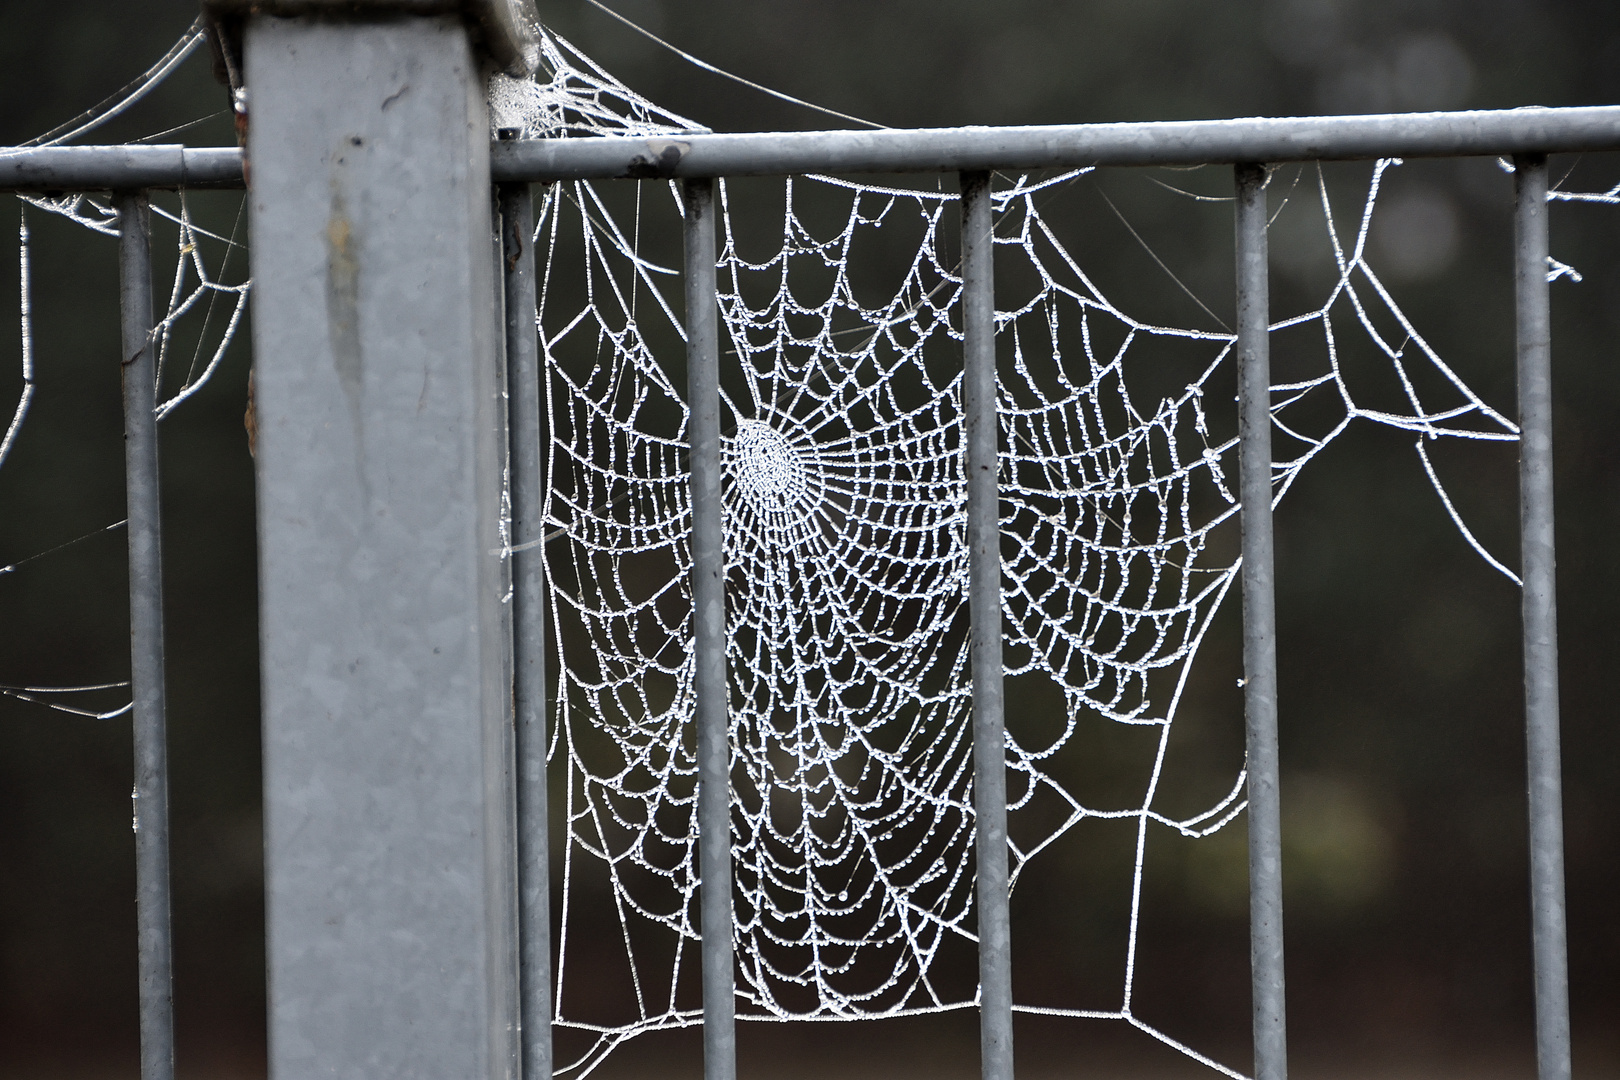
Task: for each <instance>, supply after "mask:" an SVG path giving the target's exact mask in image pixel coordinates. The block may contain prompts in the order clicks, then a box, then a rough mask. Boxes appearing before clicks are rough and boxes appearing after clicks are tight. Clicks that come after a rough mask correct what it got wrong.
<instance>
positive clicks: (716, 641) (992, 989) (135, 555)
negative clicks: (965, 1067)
mask: <svg viewBox="0 0 1620 1080" xmlns="http://www.w3.org/2000/svg"><path fill="white" fill-rule="evenodd" d="M355 143H356V145H358V144H359V139H358V138H356V139H355ZM1614 149H1620V107H1602V108H1574V109H1521V110H1513V111H1500V112H1460V113H1431V114H1403V115H1389V116H1353V117H1331V118H1305V119H1282V120H1271V119H1251V120H1228V121H1206V122H1186V123H1149V124H1116V125H1080V126H1054V127H1038V128H1006V129H993V128H971V129H970V128H963V129H942V130H882V131H870V132H864V131H863V132H847V131H833V132H810V133H796V134H748V135H709V134H704V135H693V136H690V137H687V138H681V139H673V138H660V139H643V138H635V137H604V138H590V139H583V138H582V139H554V140H531V141H499V142H496V143H495V144H494V145H493V146H492V147H491V149H490V173H491V176H492V179H493V180H494V181H495V182H496V183H497V185H498V195H499V206H500V215H501V219H502V220H501V236H502V242H503V246H504V254H505V258H504V260H503V265H504V267H505V282H504V288H505V312H506V343H505V347H506V360H507V378H508V386H509V389H510V415H509V417H508V423H509V430H510V435H511V446H512V456H511V466H510V467H511V498H512V505H511V516H512V523H511V550H512V551H513V553H514V554H513V556H512V558H513V565H512V581H513V602H514V608H513V631H512V633H513V638H514V641H513V653H514V657H515V663H514V673H513V678H514V697H515V706H516V716H515V721H516V749H517V759H518V761H517V770H516V771H517V777H518V784H517V793H516V794H517V806H518V828H517V848H518V851H517V855H516V862H517V866H518V880H519V897H520V900H519V913H518V915H519V920H518V921H519V942H520V944H519V954H520V962H519V967H520V978H519V984H520V987H521V1008H520V1012H521V1018H522V1024H521V1030H522V1072H523V1075H524V1076H525V1077H526V1078H528V1080H539V1078H542V1077H547V1076H550V1075H551V1071H552V1055H551V1038H550V1022H549V1021H550V1016H551V1006H550V987H551V983H552V976H551V958H550V955H549V949H550V944H549V942H550V934H549V926H550V921H551V920H550V911H549V895H550V885H549V881H548V879H547V875H548V858H547V853H548V837H547V821H546V808H547V798H546V769H545V760H546V748H547V739H546V731H545V716H544V710H543V703H544V689H545V672H544V667H543V664H544V661H543V656H544V650H543V648H542V644H543V637H544V626H543V621H542V620H543V611H544V603H543V599H542V590H543V575H544V567H543V560H542V554H541V551H540V550H539V547H540V544H541V541H542V539H543V536H544V527H543V521H542V520H541V506H542V503H543V498H542V496H543V492H542V487H541V485H542V476H541V461H540V456H539V446H540V443H541V439H542V437H543V435H544V429H543V424H544V419H543V417H542V416H541V414H540V406H539V396H540V395H539V387H540V367H539V364H540V360H539V355H538V348H537V343H536V337H535V332H534V327H535V322H534V312H535V276H534V273H535V272H534V253H533V251H532V248H531V247H530V246H529V244H528V243H527V241H528V238H529V237H530V236H531V234H532V232H533V225H532V222H533V215H534V208H533V203H532V201H531V195H530V185H531V184H534V183H546V182H550V181H557V180H572V179H611V178H643V179H644V178H669V179H678V180H680V181H681V184H682V189H683V192H684V210H685V257H686V275H685V290H686V310H687V316H686V319H687V325H686V329H687V348H688V372H689V386H688V391H689V405H690V409H691V428H690V432H691V448H690V463H691V465H690V468H691V505H692V508H693V532H692V557H693V571H692V600H693V610H694V621H693V627H694V641H693V643H692V649H693V651H694V654H695V660H696V671H697V683H696V686H697V703H696V720H695V722H696V724H697V728H698V737H699V750H698V756H699V806H698V821H699V835H700V861H701V870H702V918H701V925H702V938H703V943H702V971H703V1009H704V1053H705V1059H704V1069H705V1075H706V1076H707V1077H708V1078H709V1080H733V1078H734V1077H735V1075H736V1064H735V1040H734V1020H735V1016H734V1010H735V1003H734V983H733V978H734V977H733V957H732V947H733V946H732V932H731V930H732V907H731V905H732V893H731V873H730V841H729V836H730V830H731V820H730V807H729V801H728V794H727V792H728V747H727V739H728V734H727V732H728V725H727V703H726V681H727V672H726V655H725V654H726V640H725V635H726V622H725V597H724V593H723V589H724V585H723V583H724V567H723V564H722V509H721V428H720V369H719V334H718V326H717V322H718V319H717V315H718V309H717V300H716V288H717V285H716V277H715V264H716V252H715V206H714V181H715V180H716V179H717V178H722V177H728V176H760V175H782V174H787V175H791V174H795V173H805V172H818V173H860V172H884V173H892V172H935V173H940V172H957V173H959V174H960V181H961V190H962V223H961V229H962V232H961V242H962V252H963V257H962V258H963V271H962V272H963V288H964V293H965V305H964V339H965V340H964V350H963V351H964V357H963V363H964V373H965V377H964V380H963V397H964V402H963V409H964V416H965V429H966V463H967V469H966V475H967V477H968V492H967V522H968V534H967V535H968V544H969V560H970V584H969V612H970V617H971V627H972V629H971V638H970V641H971V646H970V647H971V660H972V669H971V670H972V698H973V708H972V718H973V721H972V722H973V754H974V785H973V790H974V802H975V810H976V830H977V831H976V845H975V847H976V858H977V906H978V926H979V982H980V993H981V999H980V1000H981V1008H980V1017H981V1019H980V1032H981V1045H982V1061H983V1075H984V1076H985V1078H986V1080H1011V1077H1012V1076H1013V1047H1012V994H1011V966H1010V939H1011V926H1010V919H1009V915H1008V867H1007V846H1006V841H1007V823H1006V777H1005V769H1004V758H1003V755H1004V717H1003V692H1002V678H1003V668H1002V659H1001V630H1000V619H1001V599H1000V588H1001V562H1000V560H1001V553H1000V544H999V538H1000V523H999V521H998V492H997V468H996V459H997V430H998V426H997V417H996V399H995V343H994V336H995V304H994V283H993V279H992V259H991V254H992V241H991V206H990V187H989V180H990V174H989V170H992V169H999V168H1017V169H1038V168H1075V167H1084V166H1101V165H1126V166H1129V165H1165V164H1180V165H1197V164H1209V163H1230V164H1234V186H1235V190H1236V250H1237V267H1238V274H1237V310H1238V320H1239V325H1238V334H1237V350H1238V357H1239V411H1240V412H1239V414H1240V440H1241V452H1240V460H1241V490H1242V499H1241V502H1242V582H1243V644H1244V673H1245V680H1244V693H1245V706H1246V716H1247V763H1248V797H1249V811H1248V812H1249V881H1250V905H1251V913H1250V920H1251V921H1250V931H1251V962H1252V972H1253V1021H1254V1046H1255V1072H1256V1080H1284V1077H1285V1076H1286V1023H1285V1015H1284V964H1283V936H1282V919H1283V903H1282V875H1281V854H1280V853H1281V825H1280V804H1279V795H1278V752H1277V697H1276V687H1277V667H1276V625H1275V618H1274V610H1273V587H1274V569H1273V542H1272V511H1271V507H1272V475H1271V462H1272V456H1271V426H1272V424H1271V414H1270V401H1269V388H1270V378H1269V348H1268V325H1269V321H1270V320H1269V303H1268V294H1269V286H1268V259H1267V238H1266V226H1267V216H1266V202H1265V195H1264V188H1263V185H1264V179H1265V175H1266V168H1267V166H1270V165H1274V164H1277V163H1279V162H1286V161H1312V160H1318V161H1319V160H1352V159H1373V158H1385V157H1395V156H1408V157H1418V156H1430V157H1449V156H1464V155H1501V156H1509V155H1511V156H1512V158H1513V163H1514V171H1515V187H1516V206H1515V230H1516V246H1515V263H1514V280H1515V288H1516V295H1517V325H1518V333H1517V358H1518V396H1519V410H1520V417H1519V423H1520V432H1521V434H1520V439H1521V443H1520V508H1521V510H1520V527H1521V539H1522V553H1523V554H1522V559H1523V565H1522V569H1521V573H1522V578H1523V648H1524V665H1525V676H1524V679H1525V714H1526V729H1527V753H1528V762H1529V778H1530V784H1529V812H1530V838H1531V843H1530V853H1531V884H1532V900H1533V926H1532V933H1533V938H1534V955H1535V1000H1536V1030H1537V1054H1538V1062H1539V1071H1540V1076H1541V1078H1542V1080H1567V1078H1568V1077H1569V1075H1570V1034H1569V1006H1568V991H1567V974H1566V970H1567V962H1566V946H1565V912H1564V871H1563V832H1562V811H1561V793H1560V764H1559V720H1558V690H1557V686H1558V679H1557V635H1556V617H1555V616H1556V612H1555V604H1554V593H1555V590H1554V544H1553V506H1552V494H1553V492H1552V486H1553V473H1552V445H1551V403H1552V392H1551V368H1550V361H1551V350H1550V344H1549V294H1548V273H1547V270H1548V265H1549V264H1548V237H1547V171H1546V158H1547V155H1548V154H1551V153H1558V152H1566V151H1585V150H1614ZM241 185H242V156H241V154H240V152H239V151H236V150H231V149H192V148H186V147H180V146H106V147H95V146H86V147H52V148H46V149H36V150H28V151H21V152H10V153H3V154H0V190H8V191H34V192H40V191H78V190H112V191H114V192H115V193H116V205H117V208H118V212H119V222H120V230H121V241H120V256H121V267H122V282H123V286H122V306H123V319H122V326H123V349H124V352H123V358H122V362H123V379H124V400H125V423H126V438H127V443H126V462H127V475H128V484H127V486H128V500H129V511H128V516H129V560H130V590H131V598H130V628H131V650H132V658H133V674H132V684H133V697H134V710H133V723H134V737H135V748H136V752H135V763H136V765H135V767H136V778H135V783H136V808H137V812H136V833H137V847H136V851H137V874H138V885H137V900H138V907H139V935H140V939H139V956H140V993H141V1042H142V1075H143V1077H145V1078H146V1080H167V1078H169V1077H171V1076H172V1074H173V1038H172V1027H173V1025H172V1018H171V994H170V973H169V969H170V944H169V942H170V937H169V894H168V824H167V809H166V807H167V779H166V766H165V750H164V746H165V742H164V665H163V612H162V599H161V597H162V588H161V584H162V582H161V576H162V571H161V542H160V535H161V533H160V524H159V514H158V458H157V441H156V417H155V401H154V398H153V355H154V348H153V336H152V333H153V316H152V283H151V262H150V251H149V247H150V244H149V225H148V208H147V201H146V195H145V190H146V189H152V188H174V187H186V186H192V187H240V186H241Z"/></svg>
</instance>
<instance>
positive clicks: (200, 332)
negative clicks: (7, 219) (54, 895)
mask: <svg viewBox="0 0 1620 1080" xmlns="http://www.w3.org/2000/svg"><path fill="white" fill-rule="evenodd" d="M205 41H206V35H205V33H204V31H203V28H202V22H201V20H200V19H199V20H197V21H196V22H194V23H193V24H192V25H191V26H190V27H188V28H187V30H186V31H185V33H183V34H182V35H181V36H180V38H179V39H178V40H177V41H176V42H175V43H174V45H173V46H172V47H171V48H170V49H169V50H168V51H167V52H166V53H164V55H163V56H161V57H160V58H159V59H158V60H157V62H155V63H154V64H153V65H152V66H151V67H150V68H148V69H147V70H146V71H145V72H143V73H142V74H141V75H140V76H139V77H138V78H137V79H135V80H134V81H132V82H131V83H130V84H129V85H128V86H126V87H125V88H124V89H122V90H120V91H119V92H118V93H117V94H115V95H113V96H112V97H110V98H108V99H107V100H106V101H104V102H102V103H100V104H99V105H97V106H95V107H94V108H92V109H89V110H87V111H86V112H84V113H82V114H80V115H79V116H76V117H74V118H73V119H71V120H69V121H68V122H67V123H64V124H61V125H59V126H57V127H56V128H53V129H52V130H51V131H48V132H46V133H44V134H43V135H40V136H38V137H36V138H34V139H30V140H28V141H27V142H26V143H24V144H22V145H21V146H19V147H6V148H0V155H9V154H16V153H26V152H27V151H28V149H29V148H31V147H37V146H56V145H62V144H65V143H69V142H72V141H75V140H82V139H83V138H84V137H85V136H87V135H88V134H89V133H91V132H92V131H94V130H95V129H96V128H98V127H100V126H101V125H103V124H105V123H107V122H108V121H111V120H113V119H116V118H118V117H120V116H122V115H124V114H125V113H126V112H128V110H130V109H131V108H132V107H133V106H135V105H136V104H137V103H139V102H140V101H141V100H142V99H143V98H145V97H146V96H147V95H148V94H149V93H151V91H152V90H153V89H155V88H156V87H157V86H158V85H160V84H161V83H162V82H163V81H164V80H165V79H166V78H168V77H169V76H170V75H171V74H172V73H173V72H174V71H175V70H176V69H177V68H178V67H179V66H180V65H181V64H182V63H184V62H185V61H186V60H187V59H188V58H190V57H191V56H193V55H194V54H196V53H197V52H198V51H199V50H200V49H201V47H202V45H203V44H204V43H205ZM199 122H200V121H199ZM190 126H191V125H190V124H185V125H182V127H190ZM168 134H170V132H162V133H160V135H168ZM156 137H158V136H154V138H156ZM17 200H18V206H19V221H18V230H17V258H18V281H19V291H18V307H17V310H18V316H19V318H18V324H17V326H18V342H19V346H20V348H19V353H20V360H21V376H22V378H21V386H20V389H19V392H18V395H17V399H16V401H15V403H14V405H13V406H12V408H11V415H10V418H9V420H8V421H7V422H6V426H5V428H4V431H3V434H0V469H4V468H6V467H7V465H8V462H10V461H11V459H12V455H13V453H14V451H15V450H16V449H17V447H18V445H19V443H21V442H23V441H24V440H26V439H27V437H28V427H27V420H28V416H29V412H30V409H31V407H32V405H33V404H34V401H35V398H36V397H37V395H38V393H39V380H38V378H37V372H36V368H37V367H38V366H39V364H40V363H41V361H40V359H39V357H38V356H37V355H36V353H37V346H38V345H39V344H40V342H39V341H37V340H36V339H37V338H39V337H40V336H41V335H40V334H39V333H38V332H37V331H38V328H36V325H35V322H36V320H35V314H34V304H33V294H34V271H33V265H32V263H33V258H32V256H33V249H34V246H35V244H36V243H37V242H38V241H37V240H36V238H35V237H34V236H33V230H32V229H31V227H30V213H31V212H32V213H34V214H35V215H37V214H41V213H43V214H49V215H55V216H59V217H62V218H65V219H67V220H69V221H72V222H74V223H75V224H77V225H79V226H81V227H83V228H85V229H87V230H89V231H91V232H94V233H98V234H101V235H103V236H106V237H110V238H113V239H116V238H117V237H118V235H119V227H118V214H117V212H116V211H115V210H114V209H113V208H112V206H111V205H110V204H109V202H108V200H107V199H105V198H104V197H96V196H91V195H86V194H66V195H60V196H50V197H47V196H37V195H19V196H17ZM156 200H157V201H154V202H153V204H152V206H151V213H152V215H153V217H154V218H155V219H157V220H156V222H155V224H154V228H153V230H152V233H153V246H154V254H157V255H158V256H159V258H157V259H155V260H154V272H155V273H156V272H160V267H161V264H162V263H163V261H164V260H163V258H162V252H161V250H160V248H161V244H162V240H161V239H160V237H161V236H162V235H163V233H164V231H165V230H166V229H167V228H168V227H172V230H173V237H174V247H173V250H172V257H173V273H172V275H171V276H170V277H169V278H168V280H167V281H166V282H165V281H162V280H157V279H154V283H153V284H154V292H155V293H156V296H155V299H156V300H157V301H158V303H159V304H161V305H162V308H161V315H160V316H159V318H158V320H157V322H156V324H155V326H154V337H155V340H156V343H157V347H158V355H157V365H156V379H157V385H158V390H159V393H158V396H157V400H158V418H159V419H160V420H162V419H164V418H166V417H167V416H168V415H169V414H170V413H172V412H173V411H174V410H175V409H177V408H179V407H180V406H181V405H183V404H184V403H185V402H187V401H188V400H190V399H191V398H192V397H193V396H194V395H196V394H197V393H199V392H201V391H202V390H203V389H204V388H205V387H206V386H207V385H208V384H209V383H210V381H211V380H212V379H213V378H214V376H215V375H216V374H217V372H218V371H219V370H220V368H221V365H222V364H223V363H224V361H225V359H226V355H227V352H228V350H229V348H230V345H231V342H232V341H234V340H235V337H236V334H237V331H238V330H239V329H240V327H241V325H242V319H243V316H244V315H246V313H247V304H248V294H249V292H250V289H251V284H250V282H249V281H247V280H246V279H245V277H244V278H239V279H237V280H233V279H232V277H233V275H232V274H231V273H228V272H227V271H238V272H239V271H245V269H246V263H247V260H246V258H245V249H246V246H247V245H246V243H245V241H243V240H242V239H241V237H240V236H238V235H236V234H235V233H234V232H233V235H231V236H223V235H220V234H218V233H215V232H212V231H210V230H208V229H206V228H204V227H202V226H201V225H199V224H198V223H197V222H196V221H195V220H194V218H193V214H192V209H191V202H190V199H189V198H188V196H187V194H186V192H185V191H183V190H182V191H180V192H178V193H177V194H176V195H174V196H173V197H172V198H171V197H169V196H166V195H161V194H160V195H157V196H156ZM166 202H167V203H169V205H164V203H166ZM164 222H167V223H168V224H167V226H165V225H164V224H163V223H164ZM238 224H240V216H239V217H238ZM233 254H234V258H233ZM165 285H167V296H166V297H165V296H164V294H163V289H164V286H165ZM182 327H185V328H187V330H188V331H194V332H195V341H194V342H192V341H191V340H190V337H191V333H190V332H188V333H187V334H185V335H183V336H184V337H185V338H186V340H187V343H188V347H184V348H183V347H182V346H181V344H180V341H179V337H178V336H177V335H178V332H179V331H180V330H181V329H182ZM44 344H45V346H46V348H47V352H48V351H49V346H50V339H49V335H48V333H47V334H46V335H45V336H44ZM115 348H116V347H115ZM46 362H47V363H48V362H49V361H48V360H47V361H46ZM109 364H110V365H111V366H109V367H107V369H106V370H107V373H108V376H109V378H111V379H113V380H114V382H115V383H116V381H117V378H118V374H117V367H116V361H115V359H114V358H112V357H111V356H109ZM124 524H125V523H124V522H123V521H116V522H111V523H109V524H107V525H106V526H104V527H103V528H101V529H98V530H96V532H94V533H90V534H81V535H78V536H72V537H69V538H66V539H62V540H60V541H58V542H56V543H53V544H52V545H51V546H49V547H47V548H45V549H44V550H39V551H33V552H30V553H28V554H26V555H22V556H20V557H18V556H10V553H6V554H7V555H8V556H10V557H9V558H8V561H6V562H4V563H0V577H4V576H7V575H10V574H14V573H17V572H18V571H20V570H21V569H22V568H24V567H26V566H28V565H29V564H32V563H35V562H37V561H38V560H41V559H47V558H50V557H52V556H55V555H57V554H58V553H60V552H65V551H68V550H70V549H72V548H73V547H74V546H76V545H77V544H79V543H81V542H82V541H84V540H87V539H89V538H90V537H92V536H97V535H100V534H101V533H104V532H110V531H115V530H118V529H121V528H122V527H123V525H124ZM17 674H18V673H15V672H11V671H0V697H6V698H10V699H13V700H17V701H23V702H28V703H31V704H34V705H38V706H42V707H45V708H48V709H51V710H54V711H57V712H60V713H66V714H69V715H74V716H82V717H88V718H92V719H99V720H107V719H112V718H115V717H119V716H123V715H125V714H126V713H128V712H129V710H130V703H129V700H128V687H129V683H128V681H127V680H114V681H106V680H95V681H92V680H94V679H95V676H96V675H97V674H100V673H94V672H86V673H85V674H86V675H87V676H88V677H89V678H87V679H86V681H84V682H83V683H81V684H79V685H73V686H62V685H50V686H43V685H34V684H33V683H32V682H31V681H29V680H26V679H17V678H16V675H17ZM109 697H118V698H120V699H121V700H120V701H119V702H117V703H110V702H109V701H108V699H109Z"/></svg>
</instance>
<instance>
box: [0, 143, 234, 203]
mask: <svg viewBox="0 0 1620 1080" xmlns="http://www.w3.org/2000/svg"><path fill="white" fill-rule="evenodd" d="M241 186H242V151H240V150H238V149H237V148H236V147H234V146H206V147H193V146H181V145H179V144H177V143H175V144H163V145H158V146H143V145H126V146H38V147H35V146H20V147H9V146H8V147H0V191H34V192H39V191H119V190H122V191H137V190H140V189H142V188H179V187H196V188H202V187H220V188H240V187H241Z"/></svg>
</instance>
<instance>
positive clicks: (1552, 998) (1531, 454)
mask: <svg viewBox="0 0 1620 1080" xmlns="http://www.w3.org/2000/svg"><path fill="white" fill-rule="evenodd" d="M1514 165H1515V169H1514V189H1515V197H1516V204H1517V205H1516V210H1515V215H1514V224H1515V229H1514V232H1515V240H1516V248H1517V268H1516V273H1515V282H1514V284H1515V290H1514V291H1515V293H1516V296H1517V306H1518V362H1519V530H1520V532H1519V534H1520V538H1521V539H1520V550H1521V553H1522V554H1521V556H1520V558H1521V560H1522V563H1523V565H1522V567H1521V571H1522V573H1523V576H1524V598H1523V604H1524V609H1523V610H1524V705H1525V737H1526V749H1527V756H1528V760H1529V774H1530V902H1531V919H1532V921H1533V926H1534V930H1533V933H1534V940H1535V957H1536V1061H1537V1066H1538V1070H1539V1075H1540V1077H1541V1080H1569V1075H1570V1048H1569V957H1568V953H1567V943H1566V928H1565V921H1564V811H1563V782H1562V779H1561V765H1560V757H1559V747H1558V606H1557V597H1556V588H1555V585H1556V581H1555V572H1556V560H1555V558H1554V551H1553V469H1552V326H1551V305H1550V303H1549V297H1548V289H1547V158H1546V156H1545V155H1543V154H1534V155H1521V156H1519V157H1517V158H1515V159H1514Z"/></svg>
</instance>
